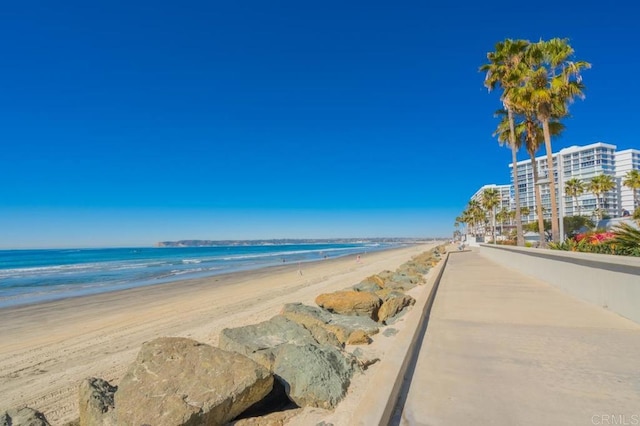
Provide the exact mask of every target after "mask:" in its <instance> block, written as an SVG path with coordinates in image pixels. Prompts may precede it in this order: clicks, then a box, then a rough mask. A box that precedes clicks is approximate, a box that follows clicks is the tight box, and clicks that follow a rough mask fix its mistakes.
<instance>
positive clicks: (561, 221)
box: [537, 176, 564, 242]
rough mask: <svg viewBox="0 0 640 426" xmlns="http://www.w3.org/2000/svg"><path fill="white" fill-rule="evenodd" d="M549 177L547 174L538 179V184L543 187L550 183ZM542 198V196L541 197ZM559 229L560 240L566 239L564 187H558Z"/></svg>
mask: <svg viewBox="0 0 640 426" xmlns="http://www.w3.org/2000/svg"><path fill="white" fill-rule="evenodd" d="M549 183H550V181H549V177H548V176H545V177H543V178H540V179H538V182H537V185H538V186H540V187H542V186H544V185H549ZM540 198H541V199H542V197H540ZM558 222H559V223H558V230H559V231H560V242H562V241H564V196H563V194H562V188H561V187H558Z"/></svg>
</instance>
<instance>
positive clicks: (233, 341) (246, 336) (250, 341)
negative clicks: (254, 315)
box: [218, 315, 316, 370]
mask: <svg viewBox="0 0 640 426" xmlns="http://www.w3.org/2000/svg"><path fill="white" fill-rule="evenodd" d="M284 343H292V344H295V345H306V344H309V343H316V340H315V339H314V338H313V336H312V335H311V333H310V332H309V331H308V330H307V329H305V328H304V327H303V326H302V325H300V324H298V323H297V322H294V321H291V320H289V319H287V318H286V317H284V316H281V315H276V316H275V317H273V318H271V319H270V320H268V321H264V322H261V323H259V324H252V325H247V326H244V327H237V328H225V329H224V330H222V331H221V332H220V339H219V342H218V346H220V348H221V349H225V350H228V351H232V352H237V353H239V354H242V355H244V356H247V357H249V358H251V359H252V360H254V361H255V362H257V363H258V364H260V365H262V366H264V367H265V368H267V369H268V370H272V369H273V361H274V360H275V351H276V350H277V348H278V346H280V345H282V344H284Z"/></svg>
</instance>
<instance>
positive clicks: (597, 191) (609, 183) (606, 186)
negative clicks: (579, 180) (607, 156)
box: [588, 175, 616, 219]
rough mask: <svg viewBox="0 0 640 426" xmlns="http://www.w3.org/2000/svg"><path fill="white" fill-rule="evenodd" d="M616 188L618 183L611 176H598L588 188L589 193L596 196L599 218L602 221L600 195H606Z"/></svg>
mask: <svg viewBox="0 0 640 426" xmlns="http://www.w3.org/2000/svg"><path fill="white" fill-rule="evenodd" d="M615 187H616V182H615V180H614V179H613V177H611V176H609V175H597V176H594V177H593V178H592V179H591V182H589V185H588V188H589V191H590V192H592V193H593V195H595V196H596V210H597V211H598V218H599V219H602V208H601V204H600V195H602V194H606V193H607V192H609V191H611V190H612V189H613V188H615Z"/></svg>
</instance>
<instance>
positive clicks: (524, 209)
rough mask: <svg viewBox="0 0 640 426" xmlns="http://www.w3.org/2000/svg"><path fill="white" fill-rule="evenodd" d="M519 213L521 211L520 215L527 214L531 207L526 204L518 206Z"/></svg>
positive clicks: (529, 212)
mask: <svg viewBox="0 0 640 426" xmlns="http://www.w3.org/2000/svg"><path fill="white" fill-rule="evenodd" d="M520 213H522V216H529V215H530V214H531V208H530V207H527V206H523V207H520Z"/></svg>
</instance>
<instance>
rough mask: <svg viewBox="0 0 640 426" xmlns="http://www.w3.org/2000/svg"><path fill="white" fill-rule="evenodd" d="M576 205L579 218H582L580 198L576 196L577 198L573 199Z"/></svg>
mask: <svg viewBox="0 0 640 426" xmlns="http://www.w3.org/2000/svg"><path fill="white" fill-rule="evenodd" d="M573 199H574V201H575V203H576V205H575V207H576V208H577V209H578V216H580V204H579V203H578V196H577V195H576V196H575V197H573Z"/></svg>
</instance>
